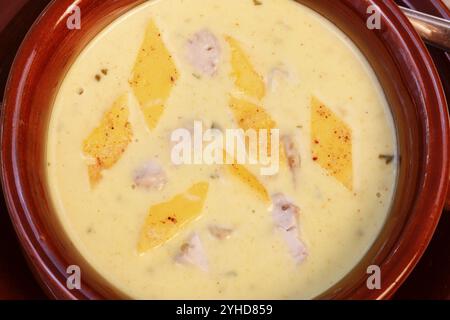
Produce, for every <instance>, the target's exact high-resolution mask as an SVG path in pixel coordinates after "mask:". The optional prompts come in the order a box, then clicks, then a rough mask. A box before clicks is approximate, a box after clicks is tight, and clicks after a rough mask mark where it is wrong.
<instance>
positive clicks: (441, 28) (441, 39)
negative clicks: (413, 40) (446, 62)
mask: <svg viewBox="0 0 450 320" xmlns="http://www.w3.org/2000/svg"><path fill="white" fill-rule="evenodd" d="M400 8H401V9H402V11H403V13H404V14H405V15H406V16H407V17H408V19H409V21H411V23H412V25H413V26H414V28H415V29H416V30H417V32H418V33H419V35H420V36H421V37H422V39H423V40H424V41H425V42H427V43H428V44H431V45H433V46H435V47H438V48H441V49H444V50H446V51H450V20H445V19H442V18H438V17H435V16H432V15H429V14H425V13H422V12H418V11H415V10H411V9H408V8H404V7H400Z"/></svg>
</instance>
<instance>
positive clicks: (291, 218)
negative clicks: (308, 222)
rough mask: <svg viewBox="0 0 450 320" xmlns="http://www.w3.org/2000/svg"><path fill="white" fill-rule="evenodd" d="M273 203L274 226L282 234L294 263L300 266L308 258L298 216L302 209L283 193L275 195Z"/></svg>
mask: <svg viewBox="0 0 450 320" xmlns="http://www.w3.org/2000/svg"><path fill="white" fill-rule="evenodd" d="M272 201H273V209H272V217H273V221H274V224H275V226H276V228H277V230H278V231H279V232H280V233H281V234H282V236H283V239H284V241H285V242H286V245H287V246H288V248H289V251H290V253H291V255H292V257H293V259H294V261H295V262H296V263H297V264H300V263H302V262H303V261H304V260H305V259H306V257H307V256H308V253H307V250H306V246H305V244H304V243H303V242H302V241H301V240H300V237H299V228H298V215H299V212H300V209H299V208H298V207H297V206H296V205H295V204H293V203H292V202H291V201H290V200H289V199H288V198H286V196H285V195H283V194H281V193H277V194H275V195H273V196H272Z"/></svg>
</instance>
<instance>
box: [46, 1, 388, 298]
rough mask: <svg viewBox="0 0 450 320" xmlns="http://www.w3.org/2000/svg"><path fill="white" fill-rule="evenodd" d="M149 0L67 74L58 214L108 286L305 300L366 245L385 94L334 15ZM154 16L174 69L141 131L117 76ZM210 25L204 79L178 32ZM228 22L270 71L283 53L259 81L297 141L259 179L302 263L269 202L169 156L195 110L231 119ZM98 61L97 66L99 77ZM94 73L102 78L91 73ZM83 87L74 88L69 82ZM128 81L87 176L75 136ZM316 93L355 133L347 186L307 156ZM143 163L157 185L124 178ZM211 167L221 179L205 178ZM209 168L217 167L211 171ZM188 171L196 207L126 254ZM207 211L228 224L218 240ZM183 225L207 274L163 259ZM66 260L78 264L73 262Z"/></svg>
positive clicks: (382, 194) (55, 158)
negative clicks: (198, 199) (123, 114)
mask: <svg viewBox="0 0 450 320" xmlns="http://www.w3.org/2000/svg"><path fill="white" fill-rule="evenodd" d="M262 3H263V4H262V5H259V6H255V5H254V3H253V1H252V0H245V1H244V0H227V1H222V0H208V1H205V0H160V1H149V2H147V3H144V4H143V5H141V6H139V7H138V8H136V9H134V10H132V11H130V12H129V13H127V14H125V15H123V16H122V17H120V18H119V19H118V20H117V21H115V22H114V23H112V24H111V25H110V26H108V27H107V28H106V29H105V30H104V31H102V32H101V33H100V34H99V35H98V36H96V38H95V39H94V40H93V41H92V42H91V43H90V44H89V45H88V46H87V47H86V48H85V49H84V50H83V52H82V53H81V54H80V55H79V57H78V58H77V59H76V61H75V63H74V64H73V66H72V67H71V68H70V71H69V72H68V74H67V75H66V77H65V79H64V81H63V83H62V85H61V87H60V89H59V93H58V95H57V99H56V101H55V103H54V107H53V112H52V116H51V120H50V124H49V130H48V143H47V160H48V175H47V176H48V185H49V189H50V192H51V196H52V199H53V202H54V206H55V208H56V212H57V214H58V218H59V220H60V222H61V224H62V226H63V227H64V231H65V232H66V233H67V235H68V238H69V239H70V240H71V242H72V243H73V244H74V245H75V247H76V249H77V250H78V251H79V252H80V253H81V255H82V256H83V257H84V258H85V259H86V260H87V261H88V262H89V264H91V265H92V267H93V268H95V270H97V271H98V272H99V273H100V274H101V275H102V276H103V277H104V278H105V279H106V280H107V281H108V282H110V283H111V284H112V285H113V286H114V287H116V288H117V289H119V290H120V291H122V292H123V293H125V294H126V295H127V296H129V297H131V298H144V299H171V298H177V299H178V298H181V299H185V298H189V299H244V298H252V299H308V298H313V297H315V296H317V295H319V294H321V293H322V292H324V291H325V290H326V289H328V288H329V287H331V286H332V285H333V284H335V283H336V282H337V281H339V280H340V279H341V278H343V276H345V275H346V274H347V273H348V272H349V271H350V270H351V269H352V268H353V267H354V266H355V265H356V264H357V263H358V262H359V261H360V259H361V258H362V257H363V256H364V254H365V253H366V252H367V250H368V249H369V247H370V246H371V245H372V244H373V242H374V240H375V239H376V237H377V235H378V234H379V231H380V229H381V227H382V226H383V223H384V221H385V218H386V216H387V213H388V210H389V208H390V204H391V200H392V196H393V192H394V189H395V181H396V168H397V164H396V161H394V162H392V163H390V164H386V162H385V161H384V160H383V159H380V158H379V155H380V154H393V155H395V154H396V138H395V130H394V126H393V122H392V118H391V114H390V112H389V107H388V105H387V102H386V99H385V97H384V94H383V92H382V89H381V87H380V84H379V82H378V80H377V78H376V76H375V74H374V72H373V71H372V69H371V67H370V66H369V64H368V62H367V61H366V60H365V58H364V57H363V56H362V54H361V53H360V52H359V51H358V49H357V48H356V46H355V45H354V44H353V43H352V42H351V41H350V40H349V39H348V38H347V37H346V36H345V35H344V34H343V33H342V32H341V31H339V30H338V29H337V28H336V27H335V26H334V25H333V24H331V23H330V22H329V21H327V20H326V19H324V18H323V17H321V16H320V15H318V14H317V13H315V12H313V11H312V10H310V9H308V8H306V7H304V6H302V5H299V4H298V3H295V2H294V1H291V0H262ZM151 19H153V20H154V21H155V24H156V25H157V27H158V28H159V30H160V31H161V35H162V38H163V40H164V43H165V45H166V46H167V48H168V50H169V52H170V53H171V55H172V56H173V59H174V62H175V64H176V66H177V68H178V70H179V73H180V78H179V79H178V81H177V82H176V84H175V86H174V88H173V90H172V92H171V95H170V98H169V100H168V102H167V105H166V108H165V111H164V114H163V116H162V118H161V120H160V122H159V124H158V126H157V127H156V128H155V129H154V130H152V131H150V130H149V129H148V128H147V126H146V124H145V121H144V119H143V117H142V113H141V111H140V109H139V105H138V102H137V100H136V98H135V97H134V95H133V92H132V90H131V88H130V84H129V79H130V74H131V72H132V69H133V65H134V62H135V59H136V56H137V52H138V50H139V48H140V46H141V44H142V41H143V38H144V34H145V30H146V27H147V25H148V23H149V21H150V20H151ZM203 29H208V30H209V31H211V32H212V33H213V34H215V35H216V36H217V37H218V39H219V41H220V44H221V48H222V52H223V54H222V59H221V62H220V65H219V69H218V73H217V75H216V76H214V77H201V78H199V77H197V76H195V75H193V73H194V71H193V69H192V66H191V65H190V64H189V63H188V62H187V61H186V58H185V44H186V41H187V39H188V38H190V37H191V36H192V34H194V33H195V32H197V31H199V30H203ZM225 35H231V36H233V37H234V38H236V39H239V41H240V42H241V43H242V44H243V48H244V49H245V51H246V52H247V54H248V56H249V57H250V59H251V61H252V63H253V65H254V66H255V68H256V70H257V71H258V72H259V73H260V74H261V75H263V76H264V78H265V80H266V81H267V77H268V74H269V73H270V71H271V70H272V69H273V68H274V67H277V66H283V67H284V68H286V69H288V70H289V72H290V77H289V81H282V82H281V83H280V84H279V85H278V86H275V88H273V89H271V90H269V89H268V90H267V94H266V96H265V97H264V98H263V100H262V105H264V108H265V109H266V110H267V112H268V113H270V115H271V116H272V117H273V118H274V119H275V120H276V122H277V124H278V127H279V128H280V130H281V131H282V132H285V133H289V134H291V135H293V136H294V137H295V139H296V140H297V141H298V144H299V146H300V153H301V160H302V163H301V169H300V170H299V172H298V174H297V176H296V179H297V184H296V185H294V184H293V182H292V177H291V175H290V173H289V172H288V171H286V169H285V168H282V169H281V171H280V173H279V174H278V175H276V176H273V177H267V176H266V177H259V179H260V180H261V182H262V183H263V184H264V186H265V187H266V188H267V190H268V191H269V193H270V194H273V193H277V192H283V193H284V194H286V195H288V196H289V197H290V198H291V199H293V200H294V201H295V203H296V204H297V205H298V206H299V207H300V209H301V213H300V217H299V226H300V230H301V232H300V236H301V239H302V240H303V241H304V242H305V244H306V246H307V250H308V257H307V259H306V260H305V261H304V262H303V263H302V264H300V265H298V264H296V263H294V262H293V259H292V257H291V255H290V254H289V252H288V250H287V248H286V244H285V243H284V241H283V239H281V237H280V235H279V234H278V233H277V232H276V230H275V229H274V226H273V219H272V216H271V213H270V208H269V207H268V205H267V204H266V203H264V202H263V201H260V199H258V198H257V197H256V196H255V193H254V192H253V191H252V190H251V189H249V188H248V186H246V185H245V184H243V183H241V182H240V181H239V180H236V179H234V178H233V177H230V176H229V175H227V174H226V173H225V172H224V170H223V167H221V166H218V165H214V166H210V165H182V166H175V165H173V164H172V163H171V159H170V150H171V146H172V145H171V143H170V134H171V132H172V131H173V130H174V129H175V128H179V127H183V126H186V125H189V124H190V123H192V121H193V120H196V119H201V120H205V121H210V122H215V123H217V124H219V125H220V126H221V127H222V128H233V127H236V124H235V123H234V119H233V117H232V115H231V113H230V109H229V107H228V98H229V95H228V94H229V93H232V92H235V91H236V88H235V86H234V83H233V80H232V78H231V77H230V72H231V69H230V68H231V66H230V50H229V47H228V45H227V43H226V41H225V38H224V37H225ZM101 69H108V74H107V75H106V76H105V75H103V74H101V72H100V70H101ZM96 74H101V80H100V81H98V80H96V79H95V75H96ZM81 91H83V93H82V94H81ZM123 92H128V99H129V109H130V123H131V126H132V128H133V133H134V134H133V139H132V142H131V143H130V145H129V146H128V148H127V149H126V151H125V153H124V154H123V156H122V157H121V159H120V160H119V161H118V162H117V164H115V165H114V166H113V167H112V168H111V169H108V170H105V171H104V172H103V179H102V180H101V181H100V183H99V184H98V185H97V186H96V187H95V188H92V187H91V185H90V184H89V178H88V172H87V166H86V156H85V155H84V154H83V152H82V145H83V140H84V139H85V138H86V137H87V136H88V135H89V133H90V132H91V131H92V130H93V129H94V128H95V127H96V126H97V125H98V123H99V122H100V120H101V118H102V116H103V114H104V113H105V112H106V111H107V110H108V108H109V107H110V106H111V105H112V103H113V101H114V100H115V99H116V98H117V97H118V95H119V94H120V93H123ZM312 96H316V97H318V98H319V99H320V100H322V101H323V102H324V103H325V104H326V105H327V106H328V107H329V108H330V109H331V110H333V112H335V114H337V115H338V116H339V117H341V118H342V120H343V121H345V122H346V123H347V124H348V125H349V126H350V127H351V130H352V132H353V139H352V140H353V141H352V142H353V185H354V188H353V189H354V190H353V191H350V190H348V189H347V188H345V187H344V186H343V185H342V184H341V183H340V182H339V181H337V180H336V179H334V178H333V177H331V176H330V175H328V174H327V172H326V171H325V170H323V169H322V168H321V167H320V166H318V164H317V163H316V162H315V161H314V160H313V159H312V157H311V149H310V148H311V145H310V113H311V111H310V108H311V107H310V101H311V97H312ZM148 160H154V161H157V162H158V163H160V164H161V165H162V166H163V168H164V170H165V171H166V174H167V177H168V183H167V185H166V186H165V187H164V188H163V189H162V190H161V191H155V190H153V191H147V190H141V189H133V188H132V185H133V172H134V170H135V169H136V168H137V167H139V166H140V165H142V163H145V162H146V161H148ZM217 174H218V176H219V177H218V178H216V175H217ZM212 176H213V177H214V179H213V178H212ZM198 181H207V182H209V184H210V187H209V192H208V195H207V199H206V202H205V205H204V208H203V211H202V213H201V216H200V217H199V218H198V219H196V220H195V221H193V222H191V223H190V224H188V225H187V226H186V227H185V228H183V229H182V230H181V231H180V232H179V233H178V234H177V235H176V236H175V237H174V238H172V239H171V240H169V241H168V242H166V243H164V244H163V245H162V246H159V247H157V248H154V249H152V250H149V251H148V252H146V253H144V254H139V253H138V252H137V249H136V247H137V242H138V238H139V233H140V230H141V228H142V225H143V223H144V221H145V218H146V216H147V214H148V210H149V208H150V207H151V206H152V205H153V204H156V203H159V202H162V201H166V200H168V199H170V198H172V197H173V196H174V195H176V194H177V193H180V192H183V191H184V190H186V189H188V188H189V187H190V186H191V185H192V184H194V183H196V182H198ZM211 224H221V225H226V226H232V227H233V228H234V229H235V232H234V233H233V234H232V236H231V237H230V239H227V240H225V241H218V240H217V239H215V238H213V237H212V236H211V235H210V233H209V232H208V226H209V225H211ZM192 232H196V233H198V234H199V236H200V238H201V239H202V242H203V245H204V248H205V252H206V253H207V256H208V261H209V271H208V272H204V271H201V270H199V269H198V268H196V267H195V266H186V265H181V264H178V263H175V262H174V256H175V255H176V254H177V252H178V250H179V248H180V246H181V244H182V243H183V241H185V240H186V238H187V237H188V236H189V235H190V234H192ZM73 263H74V264H76V263H77V262H76V261H73Z"/></svg>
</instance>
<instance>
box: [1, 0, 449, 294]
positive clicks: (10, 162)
mask: <svg viewBox="0 0 450 320" xmlns="http://www.w3.org/2000/svg"><path fill="white" fill-rule="evenodd" d="M88 1H90V0H81V1H79V0H78V1H77V0H66V1H65V3H75V2H88ZM345 1H347V2H348V0H345ZM142 2H143V0H136V3H137V5H138V4H140V3H142ZM364 2H365V3H375V4H377V5H378V6H379V5H380V4H381V3H382V4H383V8H384V9H383V13H384V14H385V15H386V14H387V15H388V16H389V20H390V21H391V22H393V23H392V24H391V25H390V26H389V28H391V29H392V30H395V31H396V32H400V29H403V30H402V32H401V33H402V34H403V35H406V37H407V38H405V39H404V40H405V41H408V50H409V53H410V57H412V59H413V60H415V62H416V63H422V64H423V65H424V66H425V67H426V74H425V73H424V74H421V76H422V79H421V80H423V81H424V82H426V83H429V84H431V85H432V86H431V87H430V88H432V90H429V92H428V94H429V95H432V96H433V97H434V98H435V100H436V101H437V106H431V107H434V109H431V108H430V106H429V105H428V103H425V104H426V105H425V109H426V110H427V114H426V115H425V116H426V117H427V121H428V122H429V123H430V124H434V125H436V127H435V126H432V127H429V128H427V134H429V135H431V132H434V135H433V137H432V139H428V145H427V148H428V149H431V148H432V147H433V146H435V147H436V146H437V143H440V144H442V145H441V149H442V152H441V153H439V155H438V156H439V157H440V161H439V162H440V167H439V168H435V169H434V171H433V174H435V173H437V171H439V172H441V177H440V178H437V179H435V180H434V182H432V181H430V179H428V183H426V184H424V186H423V189H422V190H421V191H423V193H424V194H433V195H435V197H436V200H435V202H434V205H433V206H431V207H429V203H428V204H427V203H426V202H425V201H424V199H423V196H420V195H419V196H418V197H417V202H416V203H415V205H414V211H421V210H422V211H424V212H426V213H428V214H429V217H428V218H429V220H428V222H427V224H426V228H425V227H424V228H423V229H422V230H421V232H420V237H419V236H418V237H417V238H416V239H415V240H416V241H415V244H416V246H414V247H413V246H411V245H410V246H406V245H404V242H405V239H403V243H402V244H403V246H402V247H401V250H403V251H402V252H403V255H404V256H407V257H409V259H406V260H402V261H401V263H398V264H396V265H394V266H391V269H390V270H389V273H388V276H389V280H388V283H391V285H390V286H389V287H388V288H384V289H383V290H382V291H381V292H379V291H373V292H372V294H371V295H370V296H369V298H373V299H385V298H389V297H391V296H392V294H393V293H394V292H395V291H396V290H397V289H398V287H399V286H400V285H401V283H402V282H403V281H404V279H406V277H407V276H408V275H409V274H410V272H411V271H412V270H413V268H414V267H415V265H416V264H417V262H418V261H419V259H420V257H421V256H422V254H423V253H424V251H425V249H426V247H427V246H428V243H429V242H430V240H431V238H432V235H433V233H434V231H435V228H436V226H437V224H438V221H439V218H440V215H441V212H442V208H443V206H444V202H445V198H446V195H447V190H448V184H449V179H448V177H449V164H450V158H449V150H448V148H444V146H449V117H448V110H447V103H446V98H445V94H444V90H443V87H442V84H441V83H440V77H439V75H438V73H437V70H436V67H435V65H434V62H433V60H432V58H431V56H430V54H429V52H428V50H427V48H426V47H425V45H424V43H423V42H422V40H421V39H420V37H419V35H418V34H417V33H416V31H415V30H414V28H413V27H412V25H411V24H410V23H409V22H408V20H407V18H406V17H405V16H404V15H403V14H402V12H401V11H400V9H399V8H398V6H397V5H396V4H395V3H394V2H393V1H390V0H389V1H383V0H364ZM62 3H63V1H56V0H52V1H51V2H50V3H49V5H48V6H47V7H46V8H45V9H44V11H43V12H42V13H41V15H40V16H39V18H38V19H37V20H36V21H35V22H34V23H33V25H32V27H31V29H30V30H29V32H28V33H27V35H26V37H25V39H24V40H23V42H22V44H21V46H20V48H19V50H18V53H17V55H16V57H15V59H14V63H13V65H12V67H11V71H10V74H9V77H8V81H7V84H6V87H5V95H4V97H5V99H4V104H3V107H2V110H1V128H0V130H1V132H0V135H1V137H0V139H1V146H2V153H1V160H2V161H1V182H2V186H3V191H4V196H5V200H6V205H7V208H8V213H9V215H10V218H11V220H12V222H13V226H14V229H15V232H16V234H17V235H18V238H19V240H20V244H21V246H22V248H23V249H24V250H25V253H26V254H25V256H26V258H27V260H28V262H29V264H30V265H31V267H32V269H33V271H34V274H35V276H37V278H38V280H39V282H40V284H41V286H43V288H44V289H45V291H46V292H47V294H49V295H50V296H52V297H54V298H63V299H78V298H80V295H79V294H76V293H74V292H73V291H70V290H69V289H67V288H66V286H65V285H64V284H63V283H61V282H60V281H58V278H57V277H56V276H55V270H56V269H55V268H53V269H54V270H52V266H49V265H48V263H49V261H50V263H52V262H51V260H52V259H49V256H50V255H51V254H53V253H52V252H47V251H46V250H45V249H44V248H43V247H42V246H41V245H40V243H39V241H37V240H36V239H34V238H33V237H35V236H36V234H33V233H29V232H28V231H27V228H31V229H32V230H33V229H34V222H33V221H32V219H30V217H31V216H32V215H33V213H32V212H30V210H29V208H28V207H27V199H25V198H24V197H23V196H22V193H21V189H22V187H21V178H20V174H19V173H20V171H21V168H20V167H19V166H18V164H17V158H16V154H15V149H16V144H17V143H18V142H17V141H14V139H13V134H12V133H13V130H14V128H15V127H14V126H15V122H14V120H15V119H16V112H17V110H20V103H21V100H20V99H17V96H18V95H20V94H21V93H22V92H23V90H25V84H26V80H27V72H28V71H29V69H26V68H29V67H30V66H29V65H27V62H29V61H30V60H29V59H28V58H29V57H30V56H32V55H33V48H34V47H35V46H37V45H38V42H39V39H37V38H36V35H37V34H38V32H42V31H43V30H46V29H47V27H48V25H47V23H49V21H48V20H49V19H50V18H51V17H52V15H51V14H49V12H51V11H55V12H58V10H59V11H60V13H61V15H62V14H63V10H62V7H63V6H64V5H62ZM379 7H380V6H379ZM66 11H67V7H66ZM66 13H67V12H66ZM51 24H52V23H51ZM24 67H25V69H24ZM422 70H425V69H422ZM426 77H428V78H429V80H428V81H425V79H424V78H426ZM430 115H435V116H437V115H438V117H434V118H431V117H430ZM437 118H438V119H437ZM438 129H439V130H438ZM436 130H438V131H439V132H437V131H436ZM437 133H439V134H441V136H440V139H441V141H436V140H435V139H434V138H436V137H435V135H436V134H437ZM5 146H8V147H10V148H8V149H6V148H5ZM431 162H432V161H430V159H427V162H426V164H425V167H426V169H429V168H430V166H431V165H432V163H431ZM422 175H423V176H424V178H426V177H425V176H426V175H427V172H423V173H421V176H422ZM428 178H429V177H428ZM409 227H410V226H406V227H405V228H409ZM409 231H411V232H413V231H414V230H409ZM410 236H412V235H411V234H410ZM419 238H420V239H419ZM396 248H397V249H399V248H400V244H398V246H397V247H396ZM88 291H90V288H89V289H88ZM354 294H355V295H356V296H358V295H361V294H362V292H361V291H355V292H354ZM366 296H367V294H366ZM85 297H86V298H95V299H96V298H102V296H101V295H98V294H96V293H95V291H94V292H88V295H85Z"/></svg>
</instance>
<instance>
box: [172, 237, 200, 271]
mask: <svg viewBox="0 0 450 320" xmlns="http://www.w3.org/2000/svg"><path fill="white" fill-rule="evenodd" d="M175 261H176V262H178V263H181V264H190V265H194V266H196V267H198V268H199V269H200V270H202V271H205V272H207V271H208V259H207V257H206V253H205V250H204V249H203V244H202V241H201V240H200V237H199V236H198V234H197V233H194V234H192V235H191V236H190V237H189V239H188V240H187V241H186V242H185V243H184V244H183V245H182V246H181V248H180V253H179V254H178V255H177V256H176V257H175Z"/></svg>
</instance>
